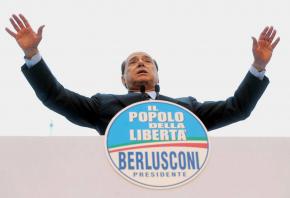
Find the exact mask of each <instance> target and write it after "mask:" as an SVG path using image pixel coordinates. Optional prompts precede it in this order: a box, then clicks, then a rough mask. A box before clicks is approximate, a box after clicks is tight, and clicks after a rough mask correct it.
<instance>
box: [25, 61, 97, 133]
mask: <svg viewBox="0 0 290 198" xmlns="http://www.w3.org/2000/svg"><path fill="white" fill-rule="evenodd" d="M21 70H22V72H23V74H24V76H25V77H26V79H27V80H28V82H29V83H30V85H31V86H32V88H33V89H34V91H35V93H36V95H37V97H38V98H39V99H40V100H41V101H42V103H43V104H44V105H45V106H47V107H48V108H49V109H51V110H53V111H55V112H57V113H59V114H61V115H63V116H65V117H66V118H67V119H68V120H70V121H71V122H73V123H75V124H78V125H80V126H85V127H90V128H94V129H95V128H96V126H94V123H95V121H96V119H97V117H98V114H99V106H100V104H99V100H98V98H97V97H96V96H93V97H91V98H88V97H85V96H82V95H80V94H77V93H75V92H72V91H70V90H68V89H65V88H64V87H63V86H62V85H61V84H60V83H59V82H58V81H57V80H56V78H55V77H54V76H53V74H52V73H51V71H50V70H49V68H48V67H47V65H46V63H45V62H44V60H43V59H41V61H40V62H39V63H37V64H36V65H34V66H33V67H32V68H30V69H28V68H27V66H26V65H23V66H22V67H21Z"/></svg>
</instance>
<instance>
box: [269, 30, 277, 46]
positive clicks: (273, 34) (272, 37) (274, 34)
mask: <svg viewBox="0 0 290 198" xmlns="http://www.w3.org/2000/svg"><path fill="white" fill-rule="evenodd" d="M275 36H276V30H274V31H273V33H272V35H271V36H270V38H269V42H270V43H272V41H273V39H274V37H275Z"/></svg>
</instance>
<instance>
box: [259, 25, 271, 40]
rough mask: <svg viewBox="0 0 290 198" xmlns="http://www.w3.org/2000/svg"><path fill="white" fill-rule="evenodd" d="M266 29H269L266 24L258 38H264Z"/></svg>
mask: <svg viewBox="0 0 290 198" xmlns="http://www.w3.org/2000/svg"><path fill="white" fill-rule="evenodd" d="M268 29H269V27H268V26H266V27H265V28H264V30H263V32H262V33H261V34H260V37H259V40H261V39H264V38H265V35H266V33H267V31H268Z"/></svg>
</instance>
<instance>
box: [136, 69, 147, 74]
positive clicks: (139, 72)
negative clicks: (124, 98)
mask: <svg viewBox="0 0 290 198" xmlns="http://www.w3.org/2000/svg"><path fill="white" fill-rule="evenodd" d="M147 73H148V72H147V71H146V70H145V69H140V70H138V71H137V74H140V75H142V74H147Z"/></svg>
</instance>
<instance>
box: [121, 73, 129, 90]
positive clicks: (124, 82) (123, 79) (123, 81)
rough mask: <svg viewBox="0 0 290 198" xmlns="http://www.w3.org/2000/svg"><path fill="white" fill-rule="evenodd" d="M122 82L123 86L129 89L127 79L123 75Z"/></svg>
mask: <svg viewBox="0 0 290 198" xmlns="http://www.w3.org/2000/svg"><path fill="white" fill-rule="evenodd" d="M121 80H122V83H123V85H124V86H125V87H126V88H128V87H127V84H126V81H125V78H124V76H123V75H122V76H121Z"/></svg>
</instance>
